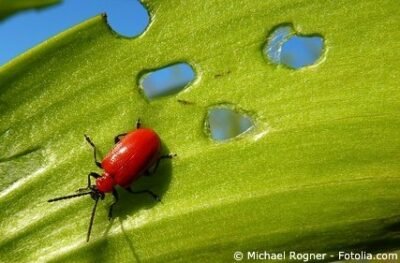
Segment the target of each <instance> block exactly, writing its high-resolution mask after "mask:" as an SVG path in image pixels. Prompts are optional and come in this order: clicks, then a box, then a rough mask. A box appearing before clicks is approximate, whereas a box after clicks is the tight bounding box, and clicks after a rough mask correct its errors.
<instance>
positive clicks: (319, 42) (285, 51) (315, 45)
mask: <svg viewBox="0 0 400 263" xmlns="http://www.w3.org/2000/svg"><path fill="white" fill-rule="evenodd" d="M323 49H324V39H323V38H322V37H321V36H318V35H308V36H307V35H300V34H297V33H296V32H295V31H294V30H293V27H292V26H291V25H284V26H280V27H278V28H276V29H275V30H274V31H273V32H272V33H271V34H270V36H269V38H268V43H267V44H266V45H265V47H264V54H265V55H266V56H267V57H268V59H269V60H271V61H272V63H274V64H278V65H284V66H286V67H289V68H293V69H299V68H303V67H306V66H310V65H312V64H315V62H316V61H317V60H318V59H319V58H320V57H321V55H322V52H323Z"/></svg>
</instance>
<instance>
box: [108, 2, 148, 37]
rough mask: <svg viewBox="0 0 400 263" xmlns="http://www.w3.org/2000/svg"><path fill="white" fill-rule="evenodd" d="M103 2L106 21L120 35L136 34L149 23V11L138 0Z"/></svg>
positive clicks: (131, 35) (129, 35)
mask: <svg viewBox="0 0 400 263" xmlns="http://www.w3.org/2000/svg"><path fill="white" fill-rule="evenodd" d="M105 4H106V7H105V9H106V13H107V23H108V25H109V26H110V27H111V28H112V29H113V30H114V31H115V32H116V33H118V34H119V35H121V36H124V37H134V36H137V35H139V34H141V33H142V32H143V31H144V30H145V29H146V28H147V26H148V25H149V22H150V16H149V13H148V12H147V10H146V8H144V6H143V5H142V4H141V3H140V1H137V0H119V1H108V2H106V3H105Z"/></svg>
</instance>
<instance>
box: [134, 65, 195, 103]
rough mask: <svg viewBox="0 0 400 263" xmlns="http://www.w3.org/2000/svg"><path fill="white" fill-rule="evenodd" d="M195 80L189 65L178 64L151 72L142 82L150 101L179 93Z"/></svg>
mask: <svg viewBox="0 0 400 263" xmlns="http://www.w3.org/2000/svg"><path fill="white" fill-rule="evenodd" d="M194 79H195V72H194V71H193V69H192V67H191V66H190V65H189V64H187V63H177V64H174V65H170V66H167V67H165V68H162V69H157V70H155V71H152V72H149V73H147V74H146V75H144V76H143V77H142V78H141V80H140V85H141V87H142V88H143V90H144V93H145V95H146V97H147V98H148V99H150V100H152V99H155V98H158V97H163V96H166V95H171V94H175V93H178V92H179V91H181V90H183V89H184V88H186V87H188V86H189V83H191V82H192V81H193V80H194Z"/></svg>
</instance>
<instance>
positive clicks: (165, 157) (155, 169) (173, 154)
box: [152, 153, 176, 174]
mask: <svg viewBox="0 0 400 263" xmlns="http://www.w3.org/2000/svg"><path fill="white" fill-rule="evenodd" d="M174 157H176V153H169V154H167V155H161V156H160V158H158V160H157V162H156V165H155V166H154V169H153V172H152V174H155V173H156V172H157V169H158V166H159V165H160V161H161V160H163V159H172V158H174Z"/></svg>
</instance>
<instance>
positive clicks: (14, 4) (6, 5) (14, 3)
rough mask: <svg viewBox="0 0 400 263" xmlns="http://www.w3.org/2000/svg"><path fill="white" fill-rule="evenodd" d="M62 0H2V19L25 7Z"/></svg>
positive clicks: (0, 13) (0, 1)
mask: <svg viewBox="0 0 400 263" xmlns="http://www.w3.org/2000/svg"><path fill="white" fill-rule="evenodd" d="M59 1H60V0H0V20H1V19H4V18H5V17H7V16H9V15H11V14H13V13H15V12H18V11H22V10H24V9H30V8H41V7H45V6H48V5H51V4H55V3H57V2H59Z"/></svg>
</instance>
